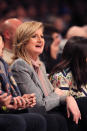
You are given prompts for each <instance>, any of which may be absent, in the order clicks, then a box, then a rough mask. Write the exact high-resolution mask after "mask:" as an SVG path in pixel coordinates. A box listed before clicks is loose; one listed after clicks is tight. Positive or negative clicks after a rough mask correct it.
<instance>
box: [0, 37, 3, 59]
mask: <svg viewBox="0 0 87 131" xmlns="http://www.w3.org/2000/svg"><path fill="white" fill-rule="evenodd" d="M3 48H4V42H3V40H2V37H1V36H0V57H2V56H3Z"/></svg>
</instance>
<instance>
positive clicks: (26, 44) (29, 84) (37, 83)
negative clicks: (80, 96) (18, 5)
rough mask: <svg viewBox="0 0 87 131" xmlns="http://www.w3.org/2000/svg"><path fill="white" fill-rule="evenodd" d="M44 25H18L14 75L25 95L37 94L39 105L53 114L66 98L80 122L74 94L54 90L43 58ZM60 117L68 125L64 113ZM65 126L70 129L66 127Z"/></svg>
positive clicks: (76, 120)
mask: <svg viewBox="0 0 87 131" xmlns="http://www.w3.org/2000/svg"><path fill="white" fill-rule="evenodd" d="M43 28H44V27H43V24H42V23H40V22H37V21H31V22H25V23H23V24H21V25H20V26H19V27H18V29H17V32H16V36H15V40H14V54H15V56H14V59H15V61H14V63H13V65H12V72H13V75H14V77H15V80H16V82H17V84H18V86H19V88H20V91H21V93H22V94H24V93H35V95H36V101H37V106H44V107H45V109H46V111H47V112H49V113H50V112H54V111H53V110H55V108H58V106H59V105H60V103H61V102H62V101H66V102H67V111H68V114H69V113H70V112H72V114H73V117H74V121H75V122H76V123H78V120H79V119H80V117H81V116H80V111H79V108H78V106H77V104H76V101H75V100H74V98H73V97H71V96H69V97H67V98H66V97H65V96H64V93H63V91H61V90H60V89H58V88H57V89H55V90H54V88H53V86H52V85H51V83H50V82H49V80H48V78H47V75H46V72H45V69H44V67H43V66H42V63H41V62H40V60H39V55H40V54H41V53H42V52H43V49H44V44H45V42H44V36H43ZM70 103H73V105H72V104H70ZM73 106H74V108H73ZM56 116H58V117H59V118H60V119H59V121H61V122H62V124H63V125H64V124H65V121H64V120H62V119H64V118H63V116H62V115H60V114H58V112H57V113H56ZM68 116H69V115H68ZM59 123H60V122H59ZM61 128H64V129H63V130H64V131H65V130H66V128H65V127H64V126H61Z"/></svg>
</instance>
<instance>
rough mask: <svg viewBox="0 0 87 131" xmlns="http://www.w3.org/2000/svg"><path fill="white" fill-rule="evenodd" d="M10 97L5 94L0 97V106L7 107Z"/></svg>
mask: <svg viewBox="0 0 87 131" xmlns="http://www.w3.org/2000/svg"><path fill="white" fill-rule="evenodd" d="M11 99H12V96H11V95H9V96H8V94H7V93H4V94H2V95H0V106H6V107H7V106H8V105H9V104H10V102H11Z"/></svg>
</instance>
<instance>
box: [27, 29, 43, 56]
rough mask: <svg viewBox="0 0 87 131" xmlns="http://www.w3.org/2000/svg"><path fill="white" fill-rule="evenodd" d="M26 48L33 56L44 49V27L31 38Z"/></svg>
mask: <svg viewBox="0 0 87 131" xmlns="http://www.w3.org/2000/svg"><path fill="white" fill-rule="evenodd" d="M26 49H27V51H28V53H29V55H30V56H31V57H32V58H36V57H38V56H39V55H40V54H41V53H42V52H43V49H44V37H43V29H42V28H39V29H38V30H37V31H36V32H35V33H34V34H33V36H32V37H31V38H30V40H29V42H28V44H27V45H26Z"/></svg>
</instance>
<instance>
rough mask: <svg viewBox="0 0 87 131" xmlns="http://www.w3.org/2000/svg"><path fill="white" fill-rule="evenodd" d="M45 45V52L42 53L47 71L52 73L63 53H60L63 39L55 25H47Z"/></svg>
mask: <svg viewBox="0 0 87 131" xmlns="http://www.w3.org/2000/svg"><path fill="white" fill-rule="evenodd" d="M44 39H45V46H44V50H43V53H42V54H41V55H40V59H41V61H42V62H43V63H44V65H45V68H46V72H47V73H48V74H49V73H51V71H52V69H53V68H54V66H55V65H56V64H58V63H59V61H60V58H61V54H59V53H58V52H59V44H60V41H61V38H60V34H59V33H58V31H57V29H55V28H54V27H53V26H50V25H45V28H44Z"/></svg>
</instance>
